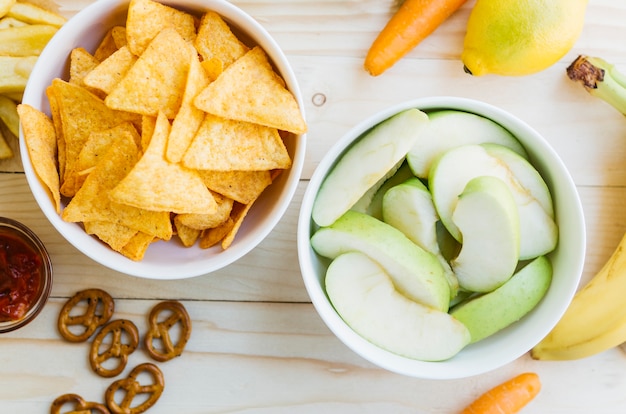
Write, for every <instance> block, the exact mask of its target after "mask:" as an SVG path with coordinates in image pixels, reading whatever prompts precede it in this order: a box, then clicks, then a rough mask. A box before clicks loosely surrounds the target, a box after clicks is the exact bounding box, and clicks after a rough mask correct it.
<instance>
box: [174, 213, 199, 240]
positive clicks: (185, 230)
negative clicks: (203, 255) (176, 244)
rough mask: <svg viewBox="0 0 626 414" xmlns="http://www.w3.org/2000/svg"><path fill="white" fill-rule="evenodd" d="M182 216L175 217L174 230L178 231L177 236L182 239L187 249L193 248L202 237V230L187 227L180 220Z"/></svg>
mask: <svg viewBox="0 0 626 414" xmlns="http://www.w3.org/2000/svg"><path fill="white" fill-rule="evenodd" d="M179 217H180V215H177V216H175V217H174V228H175V229H176V235H177V236H178V238H179V239H180V241H181V243H182V244H183V246H185V247H191V246H193V245H194V244H196V241H197V240H198V237H200V233H202V231H201V230H196V229H192V228H191V227H187V226H185V225H184V224H183V223H182V222H181V221H180V219H179Z"/></svg>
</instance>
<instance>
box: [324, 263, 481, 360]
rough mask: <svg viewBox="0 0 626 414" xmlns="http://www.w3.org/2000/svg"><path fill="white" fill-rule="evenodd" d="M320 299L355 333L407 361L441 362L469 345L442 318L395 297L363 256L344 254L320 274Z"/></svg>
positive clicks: (455, 324)
mask: <svg viewBox="0 0 626 414" xmlns="http://www.w3.org/2000/svg"><path fill="white" fill-rule="evenodd" d="M325 284H326V293H327V294H328V297H329V299H330V301H331V303H332V305H333V306H334V308H335V310H336V311H337V313H338V314H339V316H341V318H342V319H343V320H344V321H345V322H346V324H348V325H349V326H350V327H351V328H352V329H353V330H354V331H355V332H356V333H358V334H359V335H360V336H362V337H363V338H365V339H367V340H368V341H369V342H371V343H373V344H374V345H377V346H379V347H381V348H383V349H386V350H388V351H390V352H393V353H395V354H398V355H402V356H405V357H407V358H412V359H417V360H422V361H442V360H446V359H449V358H451V357H453V356H454V355H456V354H457V353H458V352H459V351H460V350H461V349H463V347H465V346H466V345H467V344H468V343H469V341H470V338H471V337H470V333H469V331H468V329H467V328H466V327H465V325H463V324H462V323H460V322H459V321H457V320H456V319H454V318H453V317H451V316H450V315H449V314H448V313H446V312H442V311H440V310H436V309H432V308H430V307H427V306H424V305H421V304H419V303H416V302H413V301H412V300H410V299H407V298H406V297H405V296H403V295H402V294H400V293H399V292H398V291H397V290H396V289H395V288H394V285H393V282H392V281H391V278H390V277H389V276H388V275H387V274H386V273H385V271H384V270H383V269H382V268H381V267H380V266H379V265H378V264H377V263H376V262H374V261H373V260H371V259H370V258H369V257H368V256H366V255H364V254H363V253H359V252H351V253H345V254H342V255H340V256H338V257H337V258H336V259H334V260H333V261H332V263H331V264H330V266H329V267H328V271H327V272H326V280H325Z"/></svg>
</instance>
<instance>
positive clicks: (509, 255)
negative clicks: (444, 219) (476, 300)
mask: <svg viewBox="0 0 626 414" xmlns="http://www.w3.org/2000/svg"><path fill="white" fill-rule="evenodd" d="M452 221H453V222H454V224H455V225H456V226H457V227H458V229H459V231H460V232H461V235H462V237H463V243H462V245H461V251H460V252H459V255H458V256H457V257H456V258H454V259H453V260H452V261H451V262H450V264H451V266H452V270H453V271H454V273H455V274H456V277H457V279H458V281H459V285H460V287H461V288H463V289H465V290H469V291H472V292H490V291H492V290H494V289H496V288H498V287H499V286H501V285H502V284H504V283H505V282H506V281H507V280H509V279H510V278H511V276H513V273H514V272H515V268H516V266H517V263H518V261H519V249H520V221H519V215H518V213H517V204H515V200H514V199H513V195H512V194H511V191H509V188H508V187H507V185H506V184H505V183H504V182H503V181H502V180H501V179H499V178H495V177H490V176H482V177H477V178H474V179H472V180H470V182H469V183H467V186H466V187H465V190H464V191H463V193H461V195H460V196H459V201H458V203H457V205H456V208H455V209H454V212H453V213H452Z"/></svg>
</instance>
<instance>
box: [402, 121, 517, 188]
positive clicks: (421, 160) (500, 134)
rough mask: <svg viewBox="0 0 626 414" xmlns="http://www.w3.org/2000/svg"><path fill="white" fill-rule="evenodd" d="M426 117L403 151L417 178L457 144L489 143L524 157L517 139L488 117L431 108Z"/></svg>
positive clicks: (426, 173)
mask: <svg viewBox="0 0 626 414" xmlns="http://www.w3.org/2000/svg"><path fill="white" fill-rule="evenodd" d="M428 117H429V119H430V123H429V125H428V127H427V128H426V130H425V131H424V133H423V134H421V135H420V137H419V138H418V139H417V141H416V142H415V145H413V147H412V148H411V150H410V151H409V153H408V154H407V161H408V162H409V165H410V166H411V169H412V170H413V173H414V174H415V175H416V176H417V177H420V178H427V177H428V174H429V171H430V167H431V165H432V163H433V161H434V160H435V159H436V158H437V157H439V155H441V154H443V153H444V152H445V151H447V150H449V149H452V148H455V147H458V146H460V145H466V144H481V143H484V142H492V143H495V144H500V145H504V146H506V147H508V148H511V149H512V150H513V151H515V152H516V153H518V154H520V155H521V156H524V157H526V150H525V149H524V147H523V146H522V144H521V143H520V142H519V141H518V140H517V138H515V136H514V135H513V134H511V133H510V132H509V131H508V130H507V129H505V128H504V127H502V126H501V125H500V124H498V123H496V122H494V121H492V120H491V119H488V118H485V117H482V116H480V115H476V114H472V113H469V112H463V111H456V110H440V111H435V112H431V113H429V114H428Z"/></svg>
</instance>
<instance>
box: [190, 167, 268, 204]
mask: <svg viewBox="0 0 626 414" xmlns="http://www.w3.org/2000/svg"><path fill="white" fill-rule="evenodd" d="M198 174H199V175H200V177H201V178H202V181H204V184H205V185H206V186H207V187H208V188H209V189H210V190H212V191H215V192H216V193H220V194H223V195H225V196H226V197H229V198H232V199H233V200H235V201H238V202H240V203H242V204H247V203H250V202H252V201H254V200H255V199H256V198H257V197H258V196H259V195H260V194H261V193H262V192H263V190H264V189H265V188H266V187H267V186H268V185H270V184H271V183H272V177H271V173H270V171H267V170H263V171H210V170H198Z"/></svg>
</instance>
